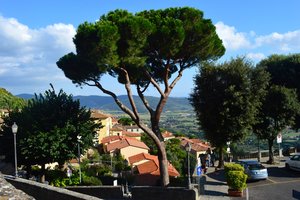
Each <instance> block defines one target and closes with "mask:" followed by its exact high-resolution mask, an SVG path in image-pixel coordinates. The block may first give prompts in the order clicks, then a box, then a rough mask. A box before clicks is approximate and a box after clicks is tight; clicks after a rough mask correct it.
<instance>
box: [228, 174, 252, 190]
mask: <svg viewBox="0 0 300 200" xmlns="http://www.w3.org/2000/svg"><path fill="white" fill-rule="evenodd" d="M226 180H227V184H228V186H229V188H230V189H235V190H239V191H242V190H243V189H245V188H246V187H247V184H246V181H247V175H246V174H245V173H244V172H243V171H228V172H227V175H226Z"/></svg>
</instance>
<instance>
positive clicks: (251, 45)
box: [0, 0, 300, 97]
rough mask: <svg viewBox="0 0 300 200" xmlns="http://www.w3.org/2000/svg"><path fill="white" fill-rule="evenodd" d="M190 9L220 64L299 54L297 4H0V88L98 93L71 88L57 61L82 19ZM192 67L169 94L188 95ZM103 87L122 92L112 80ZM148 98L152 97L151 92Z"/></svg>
mask: <svg viewBox="0 0 300 200" xmlns="http://www.w3.org/2000/svg"><path fill="white" fill-rule="evenodd" d="M183 6H189V7H194V8H198V9H200V10H202V11H203V12H204V17H205V18H209V19H211V20H212V22H213V23H214V24H215V26H216V28H217V33H218V35H219V37H220V38H221V39H222V40H223V43H224V45H225V47H226V53H225V55H224V56H223V57H222V58H221V60H220V61H226V60H229V59H230V58H232V57H233V58H234V57H236V56H246V57H248V58H249V59H250V60H252V61H253V63H257V62H259V61H260V60H261V59H264V58H266V57H268V56H269V55H271V54H290V53H300V20H299V19H300V12H299V8H300V1H299V0H288V1H282V0H274V1H261V0H251V1H250V0H248V1H246V0H244V1H241V0H227V1H224V0H160V1H158V0H148V1H141V0H140V1H137V0H109V1H108V0H106V1H104V0H98V1H97V0H86V1H83V0H75V1H74V0H63V1H58V0H51V1H41V0H26V1H20V0H0V87H3V88H5V89H7V90H8V91H10V92H11V93H13V94H14V95H16V94H21V93H30V94H33V93H44V91H45V90H47V89H49V88H50V86H49V83H52V84H53V85H54V87H55V88H56V89H57V90H58V89H63V90H64V91H65V92H67V93H69V94H70V93H71V94H73V95H103V94H102V93H101V92H100V91H99V90H97V89H96V88H91V87H88V86H84V87H83V88H82V89H81V88H78V87H76V86H75V85H74V84H72V82H71V81H70V80H68V79H67V78H65V77H64V74H63V72H62V71H61V70H60V69H58V68H57V66H56V64H55V63H56V61H57V60H58V59H59V58H60V57H62V56H63V55H64V54H66V53H69V52H71V51H74V50H75V48H74V45H73V42H72V38H73V36H74V34H75V33H76V28H77V26H78V25H79V24H80V23H83V22H85V21H88V22H94V21H96V20H97V19H98V18H99V16H101V15H103V14H106V13H107V12H109V11H112V10H115V9H125V10H128V11H130V12H138V11H142V10H149V9H162V8H168V7H183ZM195 73H197V69H196V67H195V68H193V69H191V70H189V71H187V72H186V73H185V74H184V76H183V78H182V79H181V80H180V82H179V83H178V84H177V85H176V87H175V88H174V90H173V92H172V94H171V96H175V97H187V96H188V95H189V94H190V93H191V90H192V88H193V76H194V75H195ZM103 81H104V86H105V87H107V88H108V89H110V90H112V91H114V92H115V93H116V94H118V95H120V94H125V90H124V89H123V88H122V87H120V86H117V85H118V84H117V82H116V81H115V80H112V79H103ZM147 94H148V95H152V96H156V95H157V93H155V91H154V90H152V89H150V90H149V92H148V93H147Z"/></svg>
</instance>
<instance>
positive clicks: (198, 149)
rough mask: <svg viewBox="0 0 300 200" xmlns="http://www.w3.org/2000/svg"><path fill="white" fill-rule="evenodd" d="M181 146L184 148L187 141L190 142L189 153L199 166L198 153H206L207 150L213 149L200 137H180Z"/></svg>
mask: <svg viewBox="0 0 300 200" xmlns="http://www.w3.org/2000/svg"><path fill="white" fill-rule="evenodd" d="M180 140H181V142H180V143H181V147H182V148H185V147H186V146H187V145H188V143H190V144H191V153H192V154H194V155H195V157H196V158H197V164H198V166H200V163H201V160H200V155H201V154H206V153H207V150H208V149H209V148H210V149H213V148H212V147H211V146H210V144H209V143H208V142H204V141H202V140H200V139H189V138H186V137H181V138H180Z"/></svg>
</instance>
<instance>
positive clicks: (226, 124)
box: [190, 58, 269, 167]
mask: <svg viewBox="0 0 300 200" xmlns="http://www.w3.org/2000/svg"><path fill="white" fill-rule="evenodd" d="M268 77H269V76H268V74H267V73H266V72H265V71H263V70H257V69H254V68H253V64H252V63H251V62H249V61H248V60H246V59H244V58H236V59H232V60H231V61H229V62H224V63H221V64H215V63H204V64H203V65H202V67H201V69H200V72H199V74H198V75H197V76H196V77H195V88H194V91H193V92H192V94H191V96H190V101H191V103H192V105H193V107H194V110H195V112H196V117H197V120H198V123H199V127H200V129H201V130H203V131H204V136H205V137H206V139H207V140H208V141H209V142H211V143H212V145H213V146H215V147H217V148H216V149H218V151H219V152H218V154H219V166H218V167H223V166H224V155H223V151H224V148H225V147H226V143H227V142H229V141H230V142H237V141H239V140H241V139H243V137H244V136H245V135H246V134H247V133H248V132H249V131H250V129H251V125H252V124H254V122H255V116H256V114H257V113H258V108H259V107H260V106H261V99H262V97H263V96H264V95H265V93H266V91H265V89H266V86H267V85H268V79H269V78H268Z"/></svg>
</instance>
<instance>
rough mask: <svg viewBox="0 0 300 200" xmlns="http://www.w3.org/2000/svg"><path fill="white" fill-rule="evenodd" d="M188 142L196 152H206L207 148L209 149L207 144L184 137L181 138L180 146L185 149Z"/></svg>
mask: <svg viewBox="0 0 300 200" xmlns="http://www.w3.org/2000/svg"><path fill="white" fill-rule="evenodd" d="M188 142H189V143H190V144H191V147H192V150H194V151H196V152H198V151H206V150H207V149H208V148H211V146H210V145H209V144H208V143H206V142H203V141H201V140H200V139H189V138H186V137H182V138H181V146H183V147H185V146H186V145H187V143H188Z"/></svg>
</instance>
